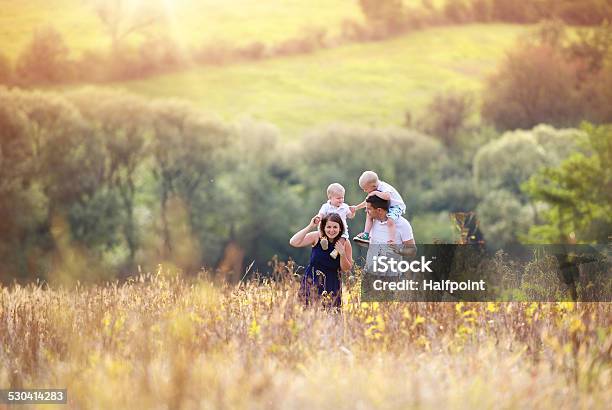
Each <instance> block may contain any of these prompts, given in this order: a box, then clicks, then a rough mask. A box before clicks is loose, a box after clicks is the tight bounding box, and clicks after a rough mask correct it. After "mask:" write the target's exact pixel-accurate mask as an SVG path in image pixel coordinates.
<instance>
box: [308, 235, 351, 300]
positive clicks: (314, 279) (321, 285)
mask: <svg viewBox="0 0 612 410" xmlns="http://www.w3.org/2000/svg"><path fill="white" fill-rule="evenodd" d="M333 250H334V247H333V246H332V244H331V243H330V245H329V248H328V249H327V250H326V251H325V250H323V248H322V247H321V241H318V242H317V244H316V245H315V246H314V247H313V248H312V252H311V253H310V263H309V264H308V266H306V272H305V273H304V277H303V278H302V286H301V292H302V295H303V296H304V297H305V299H306V302H308V301H309V300H310V299H311V298H312V297H313V296H314V295H319V296H320V295H322V294H323V292H324V291H325V292H327V294H328V295H330V297H331V298H332V299H331V302H332V306H336V307H339V306H340V305H341V302H342V283H341V282H340V255H338V257H337V258H336V259H334V258H332V257H331V255H330V254H331V253H332V251H333ZM315 289H316V294H315Z"/></svg>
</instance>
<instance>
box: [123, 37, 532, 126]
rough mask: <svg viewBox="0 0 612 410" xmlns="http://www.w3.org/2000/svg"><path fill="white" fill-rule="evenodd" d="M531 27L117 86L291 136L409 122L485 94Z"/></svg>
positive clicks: (396, 42)
mask: <svg viewBox="0 0 612 410" xmlns="http://www.w3.org/2000/svg"><path fill="white" fill-rule="evenodd" d="M527 29H528V27H527V26H517V25H470V26H456V27H443V28H434V29H428V30H423V31H418V32H413V33H410V34H407V35H405V36H403V37H400V38H397V39H393V40H389V41H384V42H379V43H365V44H364V43H362V44H353V45H349V46H344V47H340V48H336V49H329V50H321V51H318V52H315V53H313V54H308V55H302V56H295V57H288V58H277V59H271V60H266V61H260V62H248V63H242V64H234V65H229V66H222V67H211V66H207V67H201V68H197V69H193V70H188V71H184V72H180V73H174V74H169V75H162V76H158V77H154V78H149V79H146V80H140V81H131V82H123V83H117V84H115V85H116V86H119V87H121V88H125V89H127V90H129V91H132V92H136V93H138V94H142V95H146V96H150V97H180V98H185V99H188V100H191V101H193V102H195V103H196V104H197V105H198V106H200V107H201V108H203V109H205V110H206V111H210V112H212V113H216V114H218V115H220V116H221V117H223V118H225V119H228V120H236V119H239V118H240V117H245V116H248V117H252V118H256V119H260V120H265V121H269V122H272V123H274V124H276V125H278V126H279V127H280V129H281V131H282V132H283V134H285V135H287V136H290V137H292V136H295V135H299V134H301V133H302V132H303V131H305V130H306V129H309V128H312V127H315V126H318V125H321V124H326V123H329V122H351V123H361V124H371V125H392V124H401V123H402V122H403V120H404V113H405V111H406V110H407V109H409V110H410V111H412V112H413V113H415V114H418V113H419V112H420V111H421V110H422V109H423V107H424V106H425V105H426V104H427V103H428V102H429V101H430V99H431V97H432V96H433V95H434V94H435V93H436V92H440V91H445V90H449V89H454V90H466V91H478V90H480V89H481V87H482V84H483V82H482V80H483V78H485V77H486V75H487V74H488V73H490V72H491V71H492V70H494V69H495V67H496V64H497V63H498V61H500V59H501V58H503V56H504V54H505V50H507V49H508V47H510V46H511V45H512V44H513V42H514V41H515V39H516V37H517V36H518V35H519V34H521V33H523V32H525V31H526V30H527Z"/></svg>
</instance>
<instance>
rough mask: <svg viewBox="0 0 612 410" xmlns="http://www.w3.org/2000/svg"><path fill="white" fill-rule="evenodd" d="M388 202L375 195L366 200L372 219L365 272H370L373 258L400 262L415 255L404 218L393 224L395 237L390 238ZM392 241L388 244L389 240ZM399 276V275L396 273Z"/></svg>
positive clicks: (412, 239) (414, 246) (409, 229)
mask: <svg viewBox="0 0 612 410" xmlns="http://www.w3.org/2000/svg"><path fill="white" fill-rule="evenodd" d="M389 202H390V201H388V200H384V199H382V198H380V197H378V196H376V195H373V196H370V197H369V198H367V199H366V209H367V212H368V215H369V216H370V217H371V218H372V221H373V224H372V230H371V231H370V246H369V248H368V255H367V257H366V270H368V271H371V264H372V261H373V259H374V256H383V255H384V256H387V257H388V258H393V259H398V260H400V259H401V258H402V257H413V256H415V255H416V244H415V241H414V235H413V233H412V226H410V222H408V221H407V220H406V218H404V217H401V216H400V217H399V218H398V219H397V221H396V222H395V235H394V237H393V238H390V235H389V228H388V226H387V224H386V222H387V210H388V209H389ZM390 239H391V240H392V241H391V242H389V240H390ZM397 274H399V273H397Z"/></svg>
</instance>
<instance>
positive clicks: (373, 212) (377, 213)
mask: <svg viewBox="0 0 612 410" xmlns="http://www.w3.org/2000/svg"><path fill="white" fill-rule="evenodd" d="M366 212H367V213H368V215H370V217H372V219H377V220H379V221H384V220H385V217H386V215H387V212H386V211H385V210H384V209H382V208H374V207H373V206H372V204H371V203H369V202H366Z"/></svg>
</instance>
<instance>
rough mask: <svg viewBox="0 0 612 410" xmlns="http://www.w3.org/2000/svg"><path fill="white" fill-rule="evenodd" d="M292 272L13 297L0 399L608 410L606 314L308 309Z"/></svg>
mask: <svg viewBox="0 0 612 410" xmlns="http://www.w3.org/2000/svg"><path fill="white" fill-rule="evenodd" d="M283 270H284V273H281V274H280V276H281V277H280V278H278V277H277V278H276V279H277V280H274V281H270V280H265V279H260V280H252V281H249V282H247V283H241V284H238V285H230V284H227V283H215V282H214V281H212V280H209V279H208V278H206V277H205V276H202V277H199V278H197V279H185V278H182V277H181V276H178V275H170V274H167V273H163V272H161V271H160V272H158V273H157V274H149V275H141V276H139V277H138V278H136V279H134V280H131V281H128V282H126V283H123V284H119V283H110V284H107V285H104V286H81V285H77V286H75V287H74V288H71V289H66V288H48V287H47V286H42V285H36V284H31V285H28V286H25V287H23V286H18V285H14V286H12V287H4V288H2V289H1V290H0V387H9V386H11V387H23V388H67V389H68V398H69V403H68V406H62V407H61V408H66V407H67V408H78V409H90V408H93V409H122V408H132V409H136V408H138V409H166V408H180V409H192V408H266V409H287V408H289V409H291V408H333V409H342V408H346V409H367V408H389V409H393V408H397V409H405V408H470V407H478V408H517V409H518V408H521V409H522V408H606V407H608V405H609V403H610V402H611V401H612V362H611V360H610V355H611V349H612V332H611V327H612V326H611V323H610V318H611V315H610V313H611V305H610V304H609V303H579V304H573V303H503V304H501V303H500V304H495V303H380V304H378V303H369V304H366V303H361V302H360V301H359V297H358V296H359V289H357V287H356V286H355V285H353V286H352V287H351V288H346V289H345V294H344V305H343V308H342V311H341V312H333V311H326V310H324V309H322V308H320V307H319V306H318V305H317V306H311V307H307V308H305V307H303V305H302V304H301V303H300V302H299V300H298V298H297V293H298V283H297V281H295V280H294V279H293V278H292V275H291V273H292V269H291V267H289V269H286V268H283ZM279 279H280V280H279ZM347 283H348V281H347ZM43 407H44V408H52V407H48V406H43ZM58 408H60V407H59V406H58Z"/></svg>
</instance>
